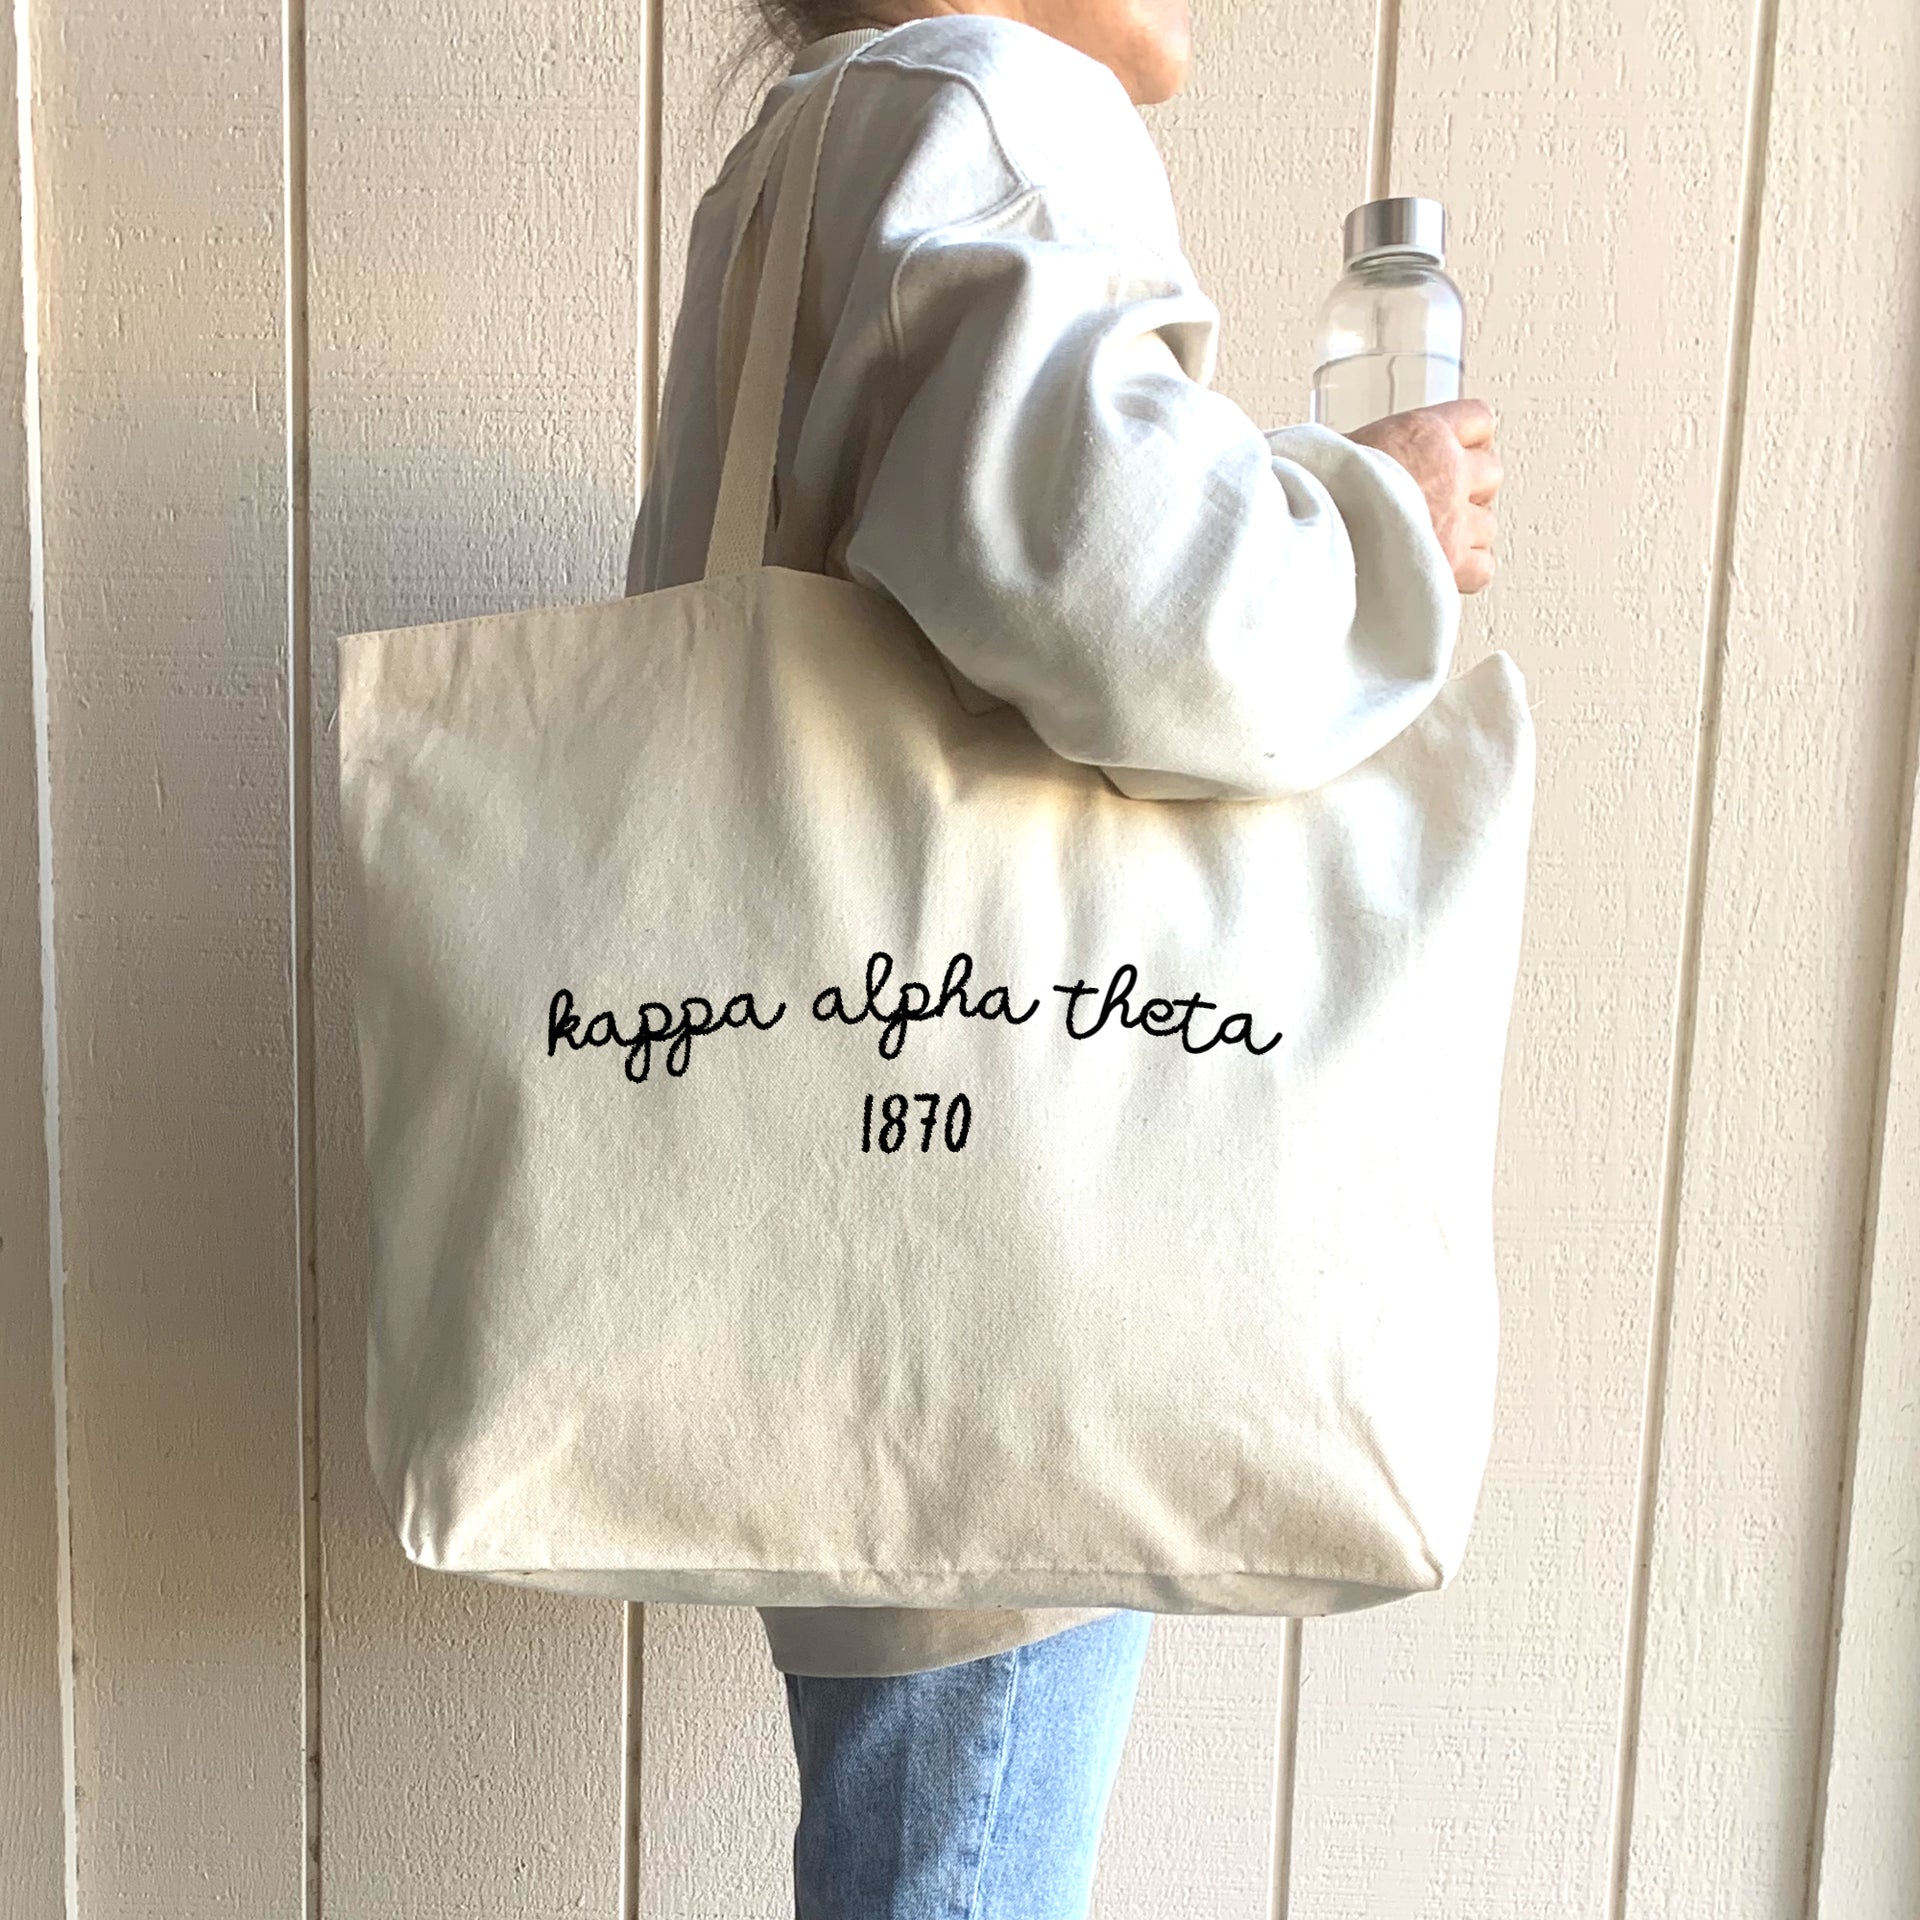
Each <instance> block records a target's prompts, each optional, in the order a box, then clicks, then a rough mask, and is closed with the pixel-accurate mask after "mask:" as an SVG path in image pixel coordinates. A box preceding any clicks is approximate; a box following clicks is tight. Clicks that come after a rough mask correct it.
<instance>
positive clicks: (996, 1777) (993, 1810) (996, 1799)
mask: <svg viewBox="0 0 1920 1920" xmlns="http://www.w3.org/2000/svg"><path fill="white" fill-rule="evenodd" d="M1025 1656H1026V1648H1025V1647H1015V1648H1014V1649H1013V1672H1012V1674H1011V1675H1010V1677H1009V1678H1008V1681H1007V1699H1006V1705H1005V1706H1004V1707H1002V1708H1001V1710H1000V1752H999V1754H998V1756H997V1757H996V1758H995V1760H994V1763H993V1785H992V1786H991V1787H990V1788H988V1790H987V1808H986V1813H985V1815H984V1816H983V1818H982V1820H981V1823H980V1852H979V1856H978V1858H977V1859H976V1860H975V1861H974V1863H973V1893H972V1895H971V1897H970V1898H969V1899H968V1901H967V1920H980V1889H981V1887H982V1885H983V1884H984V1882H985V1880H986V1877H987V1852H988V1850H989V1849H990V1848H991V1847H992V1845H993V1822H994V1816H995V1815H996V1814H997V1813H998V1812H999V1810H1000V1786H1001V1782H1002V1781H1004V1780H1005V1779H1006V1777H1007V1755H1008V1753H1009V1751H1010V1750H1011V1748H1012V1745H1013V1741H1012V1729H1013V1703H1014V1701H1015V1700H1016V1699H1017V1698H1018V1697H1019V1693H1020V1669H1021V1668H1022V1666H1024V1665H1025Z"/></svg>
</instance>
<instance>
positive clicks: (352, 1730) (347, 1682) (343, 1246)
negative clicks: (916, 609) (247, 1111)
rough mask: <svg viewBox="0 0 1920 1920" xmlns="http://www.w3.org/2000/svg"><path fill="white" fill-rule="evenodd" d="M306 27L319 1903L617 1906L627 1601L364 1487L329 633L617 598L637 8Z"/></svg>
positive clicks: (462, 1907) (400, 1913)
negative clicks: (503, 1568) (520, 1561)
mask: <svg viewBox="0 0 1920 1920" xmlns="http://www.w3.org/2000/svg"><path fill="white" fill-rule="evenodd" d="M308 11H309V22H310V29H309V44H308V75H307V77H308V103H309V134H308V169H309V172H308V179H309V194H310V199H309V209H308V216H309V236H310V262H309V265H310V283H309V311H310V320H311V362H310V376H309V387H310V406H311V420H310V434H311V445H312V499H313V554H312V593H313V604H312V633H313V684H314V691H313V714H314V735H313V745H312V752H313V767H312V771H313V820H314V836H315V845H314V862H313V872H314V903H313V905H314V939H315V956H314V977H315V1009H314V1013H315V1047H316V1096H317V1101H318V1108H319V1125H318V1137H317V1154H318V1163H319V1194H320V1203H321V1204H320V1217H319V1235H318V1253H319V1262H320V1266H319V1274H320V1363H321V1409H320V1412H321V1442H322V1445H321V1457H322V1480H321V1485H322V1490H323V1495H324V1502H323V1520H322V1525H323V1540H324V1550H325V1565H326V1569H327V1592H326V1611H325V1625H326V1637H325V1644H324V1647H323V1659H322V1676H323V1689H324V1698H325V1714H324V1718H323V1734H322V1738H323V1756H324V1779H325V1787H326V1797H325V1816H324V1817H325V1828H324V1853H323V1868H324V1874H325V1885H326V1889H327V1894H326V1899H327V1911H328V1912H330V1913H340V1914H350V1915H352V1916H354V1920H376V1916H380V1915H393V1916H397V1917H403V1920H420V1916H433V1915H447V1916H453V1915H461V1916H467V1915H474V1914H487V1915H498V1916H503V1917H504V1916H509V1915H518V1914H535V1913H540V1914H546V1913H561V1912H567V1913H574V1912H582V1913H591V1912H598V1913H604V1914H609V1915H611V1914H614V1913H617V1912H618V1910H619V1906H618V1902H619V1881H620V1872H621V1858H620V1845H621V1823H620V1790H621V1653H622V1611H621V1608H620V1606H619V1604H618V1603H616V1602H612V1601H603V1600H588V1599H582V1598H577V1597H573V1596H565V1595H551V1594H542V1593H539V1592H535V1591H531V1590H522V1589H514V1588H510V1587H505V1586H500V1585H495V1584H493V1583H490V1582H485V1581H480V1580H473V1579H465V1578H461V1577H459V1576H456V1575H443V1574H437V1573H431V1572H421V1571H418V1570H416V1569H414V1568H412V1567H411V1566H410V1565H409V1564H408V1563H407V1561H406V1560H405V1558H404V1556H403V1554H402V1553H401V1549H400V1546H399V1543H398V1541H397V1540H396V1539H395V1538H394V1537H393V1535H392V1533H391V1531H390V1529H389V1526H388V1522H387V1520H386V1517H385V1515H384V1513H383V1512H382V1511H381V1508H380V1503H379V1496H378V1492H377V1490H376V1489H375V1487H374V1485H373V1480H372V1475H371V1472H370V1470H369V1468H368V1464H367V1458H366V1442H365V1431H364V1418H365V1405H366V1402H365V1367H366V1319H365V1287H366V1197H365V1185H364V1169H363V1164H362V1160H361V1142H360V1111H359V1080H358V1065H357V1059H356V1056H355V1052H354V1035H353V1024H352V1009H351V1000H350V988H351V975H350V961H351V947H350V943H349V927H348V923H347V921H346V919H345V917H344V914H345V903H344V899H343V895H342V880H343V876H342V870H341V861H340V851H339V840H338V834H339V808H338V791H339V790H338V766H339V761H338V741H337V736H336V734H335V732H334V727H333V709H334V703H335V697H336V695H335V685H336V682H335V665H336V662H335V654H334V641H335V640H336V639H337V638H338V636H339V635H341V634H344V633H351V632H357V631H363V630H366V629H369V628H374V627H384V626H403V625H408V624H412V623H415V622H423V621H428V620H440V619H451V618H456V617H459V616H461V615H465V614H474V613H482V612H494V611H501V610H505V609H508V608H512V607H525V606H537V605H553V604H559V603H563V602H567V601H585V600H594V599H604V598H606V597H607V596H608V595H610V594H616V593H618V592H619V591H620V583H621V574H622V569H623V567H624V564H625V549H626V536H627V531H628V524H629V516H630V512H631V507H632V490H633V468H634V449H633V445H632V436H633V426H634V338H635V309H634V300H635V286H636V269H637V262H636V257H635V235H636V231H637V221H638V210H637V206H636V202H635V193H636V185H637V181H638V178H639V153H638V149H637V141H638V139H639V130H640V122H641V111H640V109H641V100H640V91H639V63H640V33H641V10H640V9H639V8H638V7H637V6H635V5H633V4H631V3H630V0H533V3H532V4H526V5H515V6H511V7H501V6H497V5H494V4H490V3H489V0H431V3H430V4H425V5H421V6H418V7H413V8H403V9H398V10H396V9H394V8H393V7H390V6H386V5H382V4H376V3H375V0H309V8H308Z"/></svg>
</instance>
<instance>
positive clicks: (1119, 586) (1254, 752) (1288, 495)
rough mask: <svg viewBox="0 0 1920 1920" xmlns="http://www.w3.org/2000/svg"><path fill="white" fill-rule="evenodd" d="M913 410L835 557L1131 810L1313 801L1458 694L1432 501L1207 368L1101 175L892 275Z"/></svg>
mask: <svg viewBox="0 0 1920 1920" xmlns="http://www.w3.org/2000/svg"><path fill="white" fill-rule="evenodd" d="M889 321H890V326H891V331H892V336H893V344H894V349H895V363H894V371H895V375H896V378H897V380H898V381H899V383H900V386H899V405H898V410H897V413H896V414H895V417H894V426H893V429H892V431H891V433H890V435H889V437H888V440H887V442H886V446H885V450H884V452H883V454H882V456H881V459H880V462H879V465H878V468H877V470H876V473H875V478H874V481H873V484H872V485H871V486H870V487H869V488H868V490H867V494H866V497H865V499H864V501H863V502H862V503H861V505H860V508H859V511H858V515H857V518H856V521H855V524H854V527H853V531H852V533H851V536H850V538H849V540H848V543H847V546H846V549H845V561H846V565H847V569H848V571H849V573H850V574H851V575H852V576H853V577H854V578H855V579H858V580H861V581H863V582H864V583H866V584H868V585H870V586H874V587H876V588H878V589H879V590H881V591H883V592H884V593H886V594H888V595H889V596H890V597H892V598H893V599H895V600H896V601H898V602H899V603H900V605H901V606H903V607H904V608H905V609H906V611H907V612H908V613H909V614H910V615H911V616H912V617H913V619H914V620H915V622H916V624H917V625H918V626H919V627H920V628H921V630H922V631H923V632H924V633H925V634H926V635H927V637H928V638H929V640H930V641H931V642H932V643H933V645H934V646H935V647H936V648H937V649H938V650H939V651H940V653H941V654H942V655H943V656H944V657H945V658H946V660H947V661H948V662H949V663H950V666H951V667H952V668H953V669H956V670H957V671H958V673H959V674H960V675H961V676H963V677H964V679H965V680H966V681H968V682H971V683H972V684H973V685H974V686H976V687H979V688H983V689H985V690H986V691H987V692H988V693H989V694H991V695H994V696H997V697H998V698H999V699H1003V700H1007V701H1010V702H1012V703H1013V704H1014V705H1015V706H1017V707H1018V708H1019V709H1020V711H1021V712H1022V713H1023V714H1024V716H1025V717H1026V719H1027V721H1028V722H1029V724H1030V725H1031V726H1032V727H1033V729H1034V731H1035V733H1036V734H1037V735H1038V736H1039V737H1040V738H1041V739H1042V740H1043V741H1045V742H1046V744H1047V745H1048V746H1050V747H1051V748H1053V750H1054V751H1055V752H1057V753H1059V754H1062V755H1064V756H1065V757H1066V758H1068V759H1071V760H1077V761H1082V762H1086V763H1090V764H1092V765H1094V766H1097V767H1100V768H1102V769H1103V770H1104V771H1105V773H1106V776H1107V778H1108V779H1109V780H1110V781H1111V782H1112V784H1113V785H1114V786H1116V787H1117V788H1119V790H1120V791H1121V792H1123V793H1126V794H1129V795H1131V796H1133V797H1136V798H1143V799H1180V798H1201V797H1209V796H1242V797H1274V796H1281V795H1286V794H1294V793H1300V792H1304V791H1307V790H1309V789H1311V788H1314V787H1317V786H1319V785H1321V784H1323V783H1324V782H1326V781H1328V780H1331V779H1333V778H1335V777H1336V776H1337V775H1339V774H1341V773H1343V772H1345V771H1346V770H1347V769H1348V768H1350V767H1352V766H1355V765H1356V764H1358V763H1359V762H1360V761H1361V760H1364V759H1365V758H1367V757H1368V756H1369V755H1370V754H1372V753H1374V752H1375V751H1377V750H1378V749H1379V748H1380V747H1381V746H1383V745H1384V744H1385V743H1386V742H1387V741H1388V740H1390V739H1392V738H1393V737H1394V736H1395V735H1396V734H1398V733H1399V732H1401V731H1402V730H1403V729H1404V728H1406V727H1407V726H1408V725H1409V724H1410V723H1411V722H1412V721H1413V720H1414V719H1416V718H1417V717H1418V716H1419V714H1420V713H1421V711H1422V710H1423V709H1424V708H1425V707H1426V705H1427V704H1428V702H1429V701H1430V700H1431V699H1432V698H1433V696H1434V695H1435V693H1436V692H1438V690H1439V688H1440V686H1441V684H1442V683H1443V682H1444V680H1445V679H1446V676H1447V673H1448V670H1449V666H1450V662H1451V659H1452V654H1453V648H1454V640H1455V634H1456V631H1457V628H1458V624H1459V604H1460V600H1459V591H1458V588H1457V587H1456V586H1455V584H1454V581H1453V576H1452V572H1451V569H1450V568H1449V567H1448V565H1447V562H1446V558H1445V555H1444V553H1443V551H1442V549H1441V547H1440V543H1439V541H1438V538H1437V537H1436V536H1435V534H1434V531H1433V527H1432V523H1431V520H1430V518H1429V515H1428V512H1427V508H1426V503H1425V501H1424V499H1423V498H1422V495H1421V493H1420V489H1419V486H1418V484H1417V483H1416V482H1415V481H1414V479H1413V476H1412V475H1411V474H1409V473H1408V472H1407V471H1406V470H1405V469H1404V468H1403V467H1401V466H1400V465H1399V463H1398V462H1397V461H1395V460H1393V459H1392V458H1390V457H1389V456H1388V455H1386V454H1384V453H1380V452H1378V451H1377V450H1375V449H1373V448H1369V447H1363V446H1361V445H1359V444H1358V443H1357V442H1355V441H1351V440H1348V439H1347V438H1345V436H1343V435H1341V434H1338V433H1335V432H1334V431H1333V430H1332V429H1331V428H1328V427H1323V426H1319V425H1315V424H1311V423H1305V422H1303V423H1301V424H1298V425H1293V426H1287V427H1281V428H1277V429H1273V430H1271V431H1263V430H1262V429H1261V428H1260V427H1258V426H1257V425H1256V424H1255V423H1254V421H1253V420H1252V419H1251V418H1250V417H1249V416H1248V415H1247V414H1246V413H1245V412H1244V411H1243V410H1242V409H1241V408H1240V407H1239V406H1238V405H1236V404H1235V402H1234V401H1232V400H1231V399H1229V398H1228V397H1227V396H1226V395H1224V394H1221V393H1218V392H1215V391H1214V390H1213V389H1212V388H1211V387H1210V386H1209V385H1208V384H1207V383H1208V381H1209V379H1210V378H1211V374H1212V369H1213V364H1214V353H1215V342H1216V338H1217V331H1218V325H1219V315H1218V310H1217V308H1216V307H1215V306H1214V304H1213V303H1212V301H1211V300H1210V299H1208V298H1207V296H1206V295H1205V294H1203V293H1202V292H1201V291H1200V289H1199V287H1198V286H1197V285H1196V284H1195V282H1194V280H1193V276H1192V270H1191V268H1190V267H1189V266H1188V265H1187V263H1186V261H1185V260H1184V259H1183V258H1182V257H1180V256H1179V255H1178V253H1177V252H1173V251H1170V250H1169V249H1168V247H1167V246H1166V245H1165V242H1164V237H1163V236H1158V235H1156V234H1155V232H1154V231H1153V228H1152V225H1151V223H1145V225H1144V228H1140V227H1137V226H1136V224H1135V223H1130V222H1129V220H1128V219H1127V218H1126V217H1125V208H1124V206H1123V205H1118V204H1112V203H1110V202H1109V200H1108V199H1107V198H1106V197H1104V196H1103V195H1101V194H1100V193H1099V192H1098V191H1097V190H1096V189H1095V188H1094V187H1093V186H1092V185H1090V184H1088V183H1086V182H1069V183H1065V184H1062V185H1038V184H1033V183H1031V182H1029V183H1028V184H1026V185H1025V186H1023V187H1020V188H1019V189H1018V190H1016V191H1013V192H1010V193H1009V194H1008V196H1007V197H1006V198H1005V199H1004V201H1003V202H1002V203H1001V204H1000V205H999V206H997V207H996V208H994V209H993V210H991V211H990V212H989V213H987V214H984V215H981V216H979V217H976V218H973V219H970V220H963V221H958V222H952V223H949V224H947V225H945V226H943V227H940V228H937V229H933V230H930V231H927V232H924V233H922V234H920V235H918V236H917V237H915V239H914V240H913V241H912V243H911V245H909V246H908V247H907V248H906V249H905V250H904V251H903V253H902V254H901V256H900V258H899V261H898V263H897V266H896V267H895V268H894V271H893V274H892V297H891V301H890V309H889Z"/></svg>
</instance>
